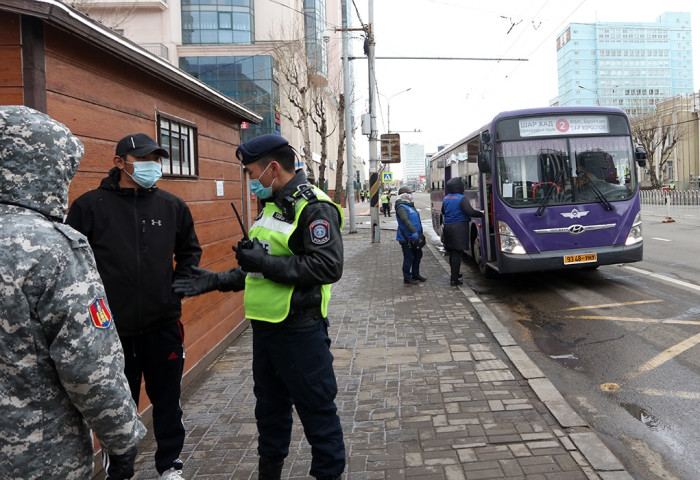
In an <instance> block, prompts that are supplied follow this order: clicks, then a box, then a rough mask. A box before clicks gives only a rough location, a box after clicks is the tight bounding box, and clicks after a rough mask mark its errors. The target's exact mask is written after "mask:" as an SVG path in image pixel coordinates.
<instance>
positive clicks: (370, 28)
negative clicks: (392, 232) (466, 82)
mask: <svg viewBox="0 0 700 480" xmlns="http://www.w3.org/2000/svg"><path fill="white" fill-rule="evenodd" d="M367 61H368V68H367V70H368V71H369V116H370V134H369V182H370V198H371V200H370V217H371V222H372V243H379V241H380V240H381V228H379V172H378V171H377V164H378V163H379V158H378V157H379V149H378V147H377V144H378V140H377V96H376V84H377V82H376V79H375V76H374V0H369V8H368V24H367Z"/></svg>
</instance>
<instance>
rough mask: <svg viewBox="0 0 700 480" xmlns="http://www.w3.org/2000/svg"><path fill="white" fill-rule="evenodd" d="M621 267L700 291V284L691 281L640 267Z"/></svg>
mask: <svg viewBox="0 0 700 480" xmlns="http://www.w3.org/2000/svg"><path fill="white" fill-rule="evenodd" d="M622 268H626V269H628V270H632V271H633V272H637V273H641V274H643V275H649V276H650V277H652V278H655V279H657V280H661V281H663V282H668V283H674V284H676V285H680V286H682V287H685V288H689V289H691V290H695V291H698V292H700V285H695V284H693V283H688V282H684V281H683V280H676V279H675V278H671V277H667V276H666V275H661V274H659V273H654V272H648V271H646V270H642V269H641V268H637V267H630V266H629V265H623V266H622Z"/></svg>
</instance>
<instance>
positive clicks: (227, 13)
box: [181, 0, 255, 45]
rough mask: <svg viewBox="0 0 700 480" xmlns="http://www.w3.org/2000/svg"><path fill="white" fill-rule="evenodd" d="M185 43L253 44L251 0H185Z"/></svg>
mask: <svg viewBox="0 0 700 480" xmlns="http://www.w3.org/2000/svg"><path fill="white" fill-rule="evenodd" d="M181 9H182V43H183V45H188V44H201V43H206V44H221V43H228V44H234V45H240V44H251V43H253V38H254V37H255V32H254V30H253V27H254V25H255V19H254V17H253V6H252V4H251V0H182V4H181Z"/></svg>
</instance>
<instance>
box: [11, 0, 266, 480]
mask: <svg viewBox="0 0 700 480" xmlns="http://www.w3.org/2000/svg"><path fill="white" fill-rule="evenodd" d="M76 15H79V14H78V13H77V12H72V11H70V9H69V7H66V6H64V5H62V4H60V3H54V2H44V1H41V0H39V1H35V2H22V1H14V0H9V1H8V2H7V3H4V4H3V5H0V104H3V105H22V104H27V103H26V102H30V103H33V104H34V105H36V107H35V108H38V109H40V110H44V109H45V111H46V113H48V114H49V115H50V116H51V117H53V118H55V119H56V120H58V121H60V122H62V123H64V124H65V125H66V126H68V127H69V128H70V129H71V131H72V132H73V133H74V134H75V135H77V136H78V137H79V138H80V139H81V140H82V141H83V144H84V145H85V155H84V157H83V160H82V162H81V164H80V167H79V169H78V172H77V174H76V176H75V178H74V180H73V182H72V183H71V187H70V191H69V202H73V201H74V200H75V199H76V198H77V197H78V196H79V195H82V194H83V193H85V192H87V191H88V190H92V189H95V188H97V187H98V185H99V184H100V182H101V180H102V179H103V178H104V177H105V176H106V174H107V172H108V171H109V169H110V168H112V167H113V165H114V162H113V159H114V148H115V146H116V143H117V141H118V140H119V139H121V138H122V137H124V136H125V135H128V134H130V133H137V132H143V133H146V134H148V135H150V136H152V137H154V138H157V125H156V115H157V114H158V113H163V114H167V115H168V116H169V117H175V118H179V119H182V120H184V121H186V122H188V123H189V124H192V125H194V126H195V127H196V128H197V155H198V157H197V161H198V176H197V177H174V176H165V177H164V178H163V179H162V180H160V181H159V182H158V185H159V187H160V188H163V189H164V190H167V191H169V192H171V193H173V194H175V195H177V196H179V197H181V198H182V199H184V200H185V201H186V202H187V203H188V205H189V206H190V209H191V211H192V216H193V217H194V221H195V229H196V232H197V236H198V238H199V241H200V244H201V245H202V249H203V254H202V260H201V263H200V266H202V267H204V268H209V269H211V270H215V271H223V270H226V269H230V268H232V267H235V266H236V265H237V262H236V260H235V255H234V252H233V251H232V249H231V246H232V245H235V244H237V243H238V241H239V240H240V239H241V238H242V231H241V227H240V226H239V224H238V222H237V220H236V218H235V216H234V214H233V210H232V209H231V205H230V203H231V202H232V201H234V202H235V203H236V206H237V207H238V208H239V209H240V211H241V213H242V214H243V213H244V212H246V210H247V199H244V198H243V194H242V185H243V183H242V179H241V174H242V170H241V166H240V164H239V162H238V160H237V159H236V157H235V150H236V148H237V146H238V144H239V143H240V129H239V126H240V123H241V121H248V122H253V123H257V122H259V121H260V117H259V116H257V115H256V114H255V113H254V112H252V111H250V110H249V109H246V108H245V107H243V106H241V105H238V104H235V103H234V102H232V101H231V100H230V99H228V98H227V97H225V96H223V95H222V94H220V93H219V92H216V91H215V90H213V89H211V88H210V87H208V86H206V85H204V84H203V83H201V82H199V81H197V80H196V79H193V78H191V77H189V76H187V75H184V74H182V73H181V72H179V70H177V69H175V68H173V67H172V66H170V65H169V64H167V63H165V62H164V61H163V60H161V59H159V58H157V57H153V56H149V54H146V53H144V52H143V51H141V50H139V49H138V47H136V46H135V45H133V44H130V42H128V41H127V40H125V39H122V38H121V37H119V36H115V34H114V33H113V32H111V31H109V30H107V29H105V28H104V27H103V26H101V25H99V24H97V23H95V22H93V23H91V22H92V20H90V19H89V18H87V17H83V18H82V19H76ZM23 34H24V35H25V37H26V38H25V40H26V45H23ZM23 48H25V49H27V48H28V49H31V51H29V52H25V51H23ZM25 54H29V55H25ZM28 60H29V61H28ZM23 61H24V64H23ZM44 72H45V77H44V76H43V75H44ZM30 77H31V78H30ZM44 80H45V81H44ZM28 88H29V89H30V91H29V92H28V91H27V90H26V89H28ZM30 97H31V98H30ZM34 105H30V106H34ZM217 181H221V182H223V186H224V195H223V196H220V197H219V196H217V189H216V182H217ZM256 210H257V209H256V207H255V205H253V211H252V214H253V215H255V214H257V211H256ZM182 312H183V314H182V322H183V324H184V326H185V352H186V355H185V374H184V376H183V382H182V383H183V386H186V385H187V384H188V383H190V382H191V381H192V380H193V379H194V378H195V377H196V376H197V375H198V374H199V373H201V372H203V371H204V370H205V369H206V368H207V367H208V366H209V365H210V364H211V362H212V361H213V360H214V359H215V358H216V356H218V355H219V354H220V353H221V352H222V351H223V350H224V349H225V348H226V346H228V344H229V343H230V342H231V341H232V340H233V339H235V338H236V337H237V336H238V335H240V334H241V332H242V331H243V330H244V329H245V328H246V327H247V325H248V323H247V321H246V320H245V312H244V309H243V294H242V293H233V292H227V293H222V292H212V293H208V294H206V295H201V296H198V297H193V298H187V299H185V300H184V301H183V304H182ZM148 403H149V400H148V397H147V395H146V393H145V389H144V388H142V394H141V402H140V405H139V411H140V412H141V413H142V415H143V419H144V421H146V422H148V421H149V420H150V417H151V411H150V408H148V406H149V405H148ZM95 460H96V462H95V468H96V470H95V472H96V473H97V472H99V470H100V469H101V466H100V463H101V462H99V459H98V457H97V456H96V457H95Z"/></svg>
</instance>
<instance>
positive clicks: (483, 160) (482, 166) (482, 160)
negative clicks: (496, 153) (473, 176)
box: [477, 152, 491, 173]
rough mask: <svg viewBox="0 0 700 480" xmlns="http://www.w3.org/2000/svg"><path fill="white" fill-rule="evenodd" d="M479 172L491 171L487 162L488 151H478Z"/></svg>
mask: <svg viewBox="0 0 700 480" xmlns="http://www.w3.org/2000/svg"><path fill="white" fill-rule="evenodd" d="M477 165H478V167H479V173H491V164H490V163H489V152H479V158H478V160H477Z"/></svg>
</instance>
